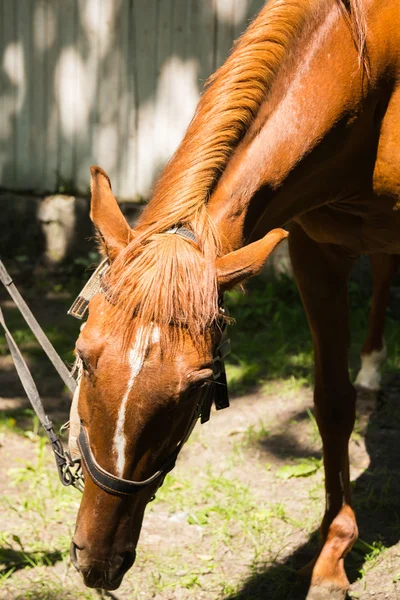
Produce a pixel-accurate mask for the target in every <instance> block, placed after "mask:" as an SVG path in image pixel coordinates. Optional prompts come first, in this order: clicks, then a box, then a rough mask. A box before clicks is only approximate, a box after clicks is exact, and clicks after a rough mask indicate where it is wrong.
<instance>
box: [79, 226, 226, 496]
mask: <svg viewBox="0 0 400 600" xmlns="http://www.w3.org/2000/svg"><path fill="white" fill-rule="evenodd" d="M166 233H171V234H176V235H180V236H181V237H184V238H186V239H188V240H190V241H191V242H194V243H196V244H197V240H196V237H195V235H194V233H193V232H192V231H190V230H189V229H186V228H185V227H180V226H177V227H174V228H172V229H170V230H168V231H167V232H166ZM107 267H108V262H107ZM105 270H106V265H105V262H104V263H102V264H101V265H100V266H99V267H98V269H97V270H96V271H95V274H94V275H95V276H96V277H97V280H96V287H99V288H100V290H102V291H103V292H104V288H103V286H102V284H101V276H102V275H103V274H104V272H105ZM89 287H90V286H89V285H88V284H86V286H85V288H84V290H85V291H86V292H88V293H87V294H86V295H85V298H84V300H85V302H84V305H83V304H82V303H81V302H79V303H78V300H79V299H80V298H81V297H82V296H83V294H82V292H81V295H80V296H79V297H78V298H77V300H76V301H75V303H74V304H73V306H72V307H71V309H70V314H72V315H73V316H76V317H77V318H82V316H83V314H84V313H85V312H86V309H87V305H88V304H89V299H90V296H91V297H92V295H94V293H93V292H94V286H93V289H90V290H88V289H87V288H89ZM100 290H99V289H97V290H96V292H95V293H97V292H98V291H100ZM78 309H79V310H78ZM219 309H220V314H221V323H220V326H221V331H222V337H221V340H220V343H219V344H218V346H217V347H216V348H215V350H214V356H213V366H212V369H213V380H214V382H215V384H214V387H215V393H214V395H213V394H212V391H210V390H209V391H207V392H206V393H205V394H204V395H203V396H202V399H201V400H200V402H199V403H198V405H197V407H196V409H195V411H194V414H193V417H192V419H191V421H190V423H189V426H188V428H187V430H186V433H185V435H184V437H183V438H182V440H181V441H180V442H179V444H178V445H177V446H176V448H175V449H174V450H173V451H172V452H171V453H170V455H169V456H168V458H167V459H166V461H165V462H164V464H163V466H162V467H161V468H160V469H159V470H158V471H156V473H154V474H153V475H152V476H151V477H149V478H148V479H145V480H144V481H132V480H128V479H123V478H122V477H117V476H115V475H113V474H112V473H109V472H108V471H106V470H105V469H103V468H102V467H101V466H100V465H99V463H98V462H97V461H96V459H95V457H94V456H93V452H92V450H91V448H90V440H89V434H88V432H87V430H86V428H85V426H84V425H83V424H82V423H81V428H80V432H79V436H78V439H77V444H78V448H79V450H80V453H81V458H82V463H83V465H84V466H85V469H86V472H87V474H88V475H89V476H90V478H91V479H92V481H93V482H94V483H95V484H96V485H97V486H98V487H100V488H101V489H102V490H104V491H105V492H107V493H109V494H113V495H114V496H119V497H122V498H124V497H126V496H132V495H134V494H137V493H138V492H141V491H142V490H144V489H146V488H147V487H149V486H151V485H152V484H154V483H156V482H158V486H157V489H158V488H159V487H160V486H161V485H162V483H163V481H164V478H165V476H166V475H167V474H168V473H169V472H170V471H172V469H173V468H174V466H175V463H176V459H177V457H178V454H179V452H180V451H181V449H182V447H183V445H184V444H185V442H186V441H187V440H188V438H189V436H190V434H191V433H192V431H193V428H194V426H195V424H196V422H197V419H198V418H199V417H201V423H205V422H206V421H208V420H209V418H210V411H211V406H212V403H213V401H214V403H215V407H216V409H217V410H221V409H222V408H227V407H228V406H229V398H228V392H227V382H226V374H225V367H224V358H225V356H227V354H228V353H229V351H230V341H229V339H228V338H227V335H226V321H225V319H224V317H225V308H224V304H223V298H222V297H221V298H220V301H219Z"/></svg>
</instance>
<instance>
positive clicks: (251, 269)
mask: <svg viewBox="0 0 400 600" xmlns="http://www.w3.org/2000/svg"><path fill="white" fill-rule="evenodd" d="M288 235H289V234H288V232H287V231H285V230H284V229H273V230H272V231H270V232H269V233H267V235H266V236H264V237H263V238H261V240H257V241H256V242H253V243H252V244H249V245H248V246H244V247H243V248H240V249H239V250H235V251H234V252H230V253H229V254H226V255H225V256H222V257H221V258H218V259H217V277H218V287H219V289H220V290H221V291H224V290H227V289H229V288H232V287H233V286H235V285H237V284H238V283H241V282H242V281H244V280H245V279H248V278H249V277H253V275H257V273H259V272H260V271H261V269H262V268H263V266H264V263H265V261H266V260H267V258H268V256H269V255H270V254H271V252H272V250H273V249H274V248H275V246H276V245H277V244H279V242H281V241H282V240H283V239H284V238H286V237H287V236H288Z"/></svg>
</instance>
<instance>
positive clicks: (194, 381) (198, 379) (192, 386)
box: [187, 369, 213, 393]
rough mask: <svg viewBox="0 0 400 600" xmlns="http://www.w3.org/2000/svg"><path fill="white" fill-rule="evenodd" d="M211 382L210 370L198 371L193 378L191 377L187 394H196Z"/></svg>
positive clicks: (211, 373)
mask: <svg viewBox="0 0 400 600" xmlns="http://www.w3.org/2000/svg"><path fill="white" fill-rule="evenodd" d="M212 381H213V372H212V369H202V370H201V371H198V372H197V373H196V374H195V375H194V376H192V377H191V379H190V381H189V383H188V387H187V391H188V392H189V393H194V392H197V391H198V390H200V389H202V388H204V387H206V386H207V385H209V384H210V383H212Z"/></svg>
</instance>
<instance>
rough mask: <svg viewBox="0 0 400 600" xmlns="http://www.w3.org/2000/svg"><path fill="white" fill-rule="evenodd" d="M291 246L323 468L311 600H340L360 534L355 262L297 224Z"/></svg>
mask: <svg viewBox="0 0 400 600" xmlns="http://www.w3.org/2000/svg"><path fill="white" fill-rule="evenodd" d="M289 245H290V255H291V259H292V263H293V268H294V273H295V277H296V281H297V284H298V287H299V290H300V294H301V296H302V300H303V304H304V307H305V309H306V312H307V316H308V320H309V324H310V329H311V332H312V336H313V342H314V353H315V390H314V402H315V416H316V420H317V423H318V428H319V431H320V434H321V437H322V442H323V453H324V467H325V488H326V508H325V515H324V518H323V521H322V526H321V534H322V546H321V550H320V552H319V555H318V557H317V558H316V560H315V561H314V563H313V565H312V566H313V568H312V577H311V587H310V590H309V593H308V596H307V600H322V599H325V598H331V599H333V600H342V599H343V598H345V595H346V590H347V588H348V586H349V582H348V579H347V576H346V573H345V569H344V558H345V556H346V554H347V553H348V552H349V550H350V549H351V547H352V545H353V544H354V542H355V540H356V538H357V534H358V530H357V523H356V519H355V515H354V512H353V509H352V507H351V493H350V475H349V455H348V443H349V438H350V434H351V432H352V429H353V425H354V418H355V399H356V392H355V390H354V388H353V386H352V384H351V382H350V379H349V373H348V364H347V360H348V359H347V354H348V348H349V339H350V333H349V310H348V294H347V278H348V274H349V272H350V269H351V266H352V264H353V260H352V259H350V258H349V256H348V255H347V254H346V253H344V252H343V251H342V250H341V249H340V248H339V247H335V246H328V245H319V244H317V243H315V242H314V241H312V240H311V239H310V238H309V237H308V236H307V235H306V234H305V233H304V231H303V230H302V229H301V227H300V226H299V225H297V224H294V225H293V226H292V228H291V235H290V237H289Z"/></svg>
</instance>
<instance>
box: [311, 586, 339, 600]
mask: <svg viewBox="0 0 400 600" xmlns="http://www.w3.org/2000/svg"><path fill="white" fill-rule="evenodd" d="M346 595H347V590H343V589H341V588H338V587H337V586H335V585H332V584H327V585H312V586H311V587H310V589H309V592H308V594H307V598H306V600H345V598H346Z"/></svg>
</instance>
